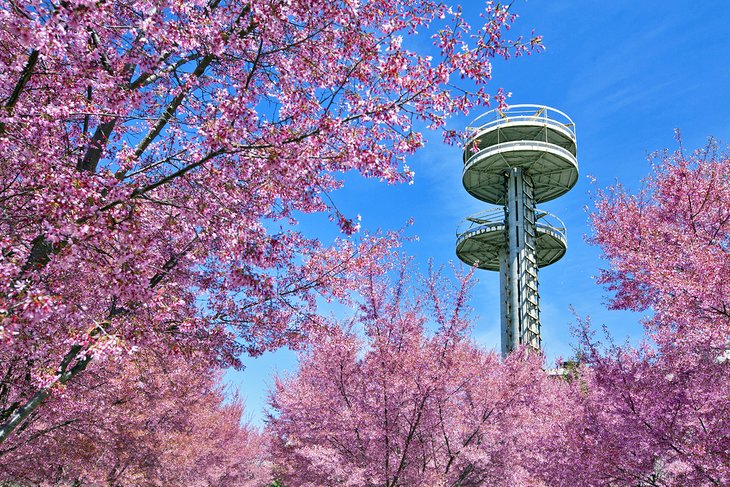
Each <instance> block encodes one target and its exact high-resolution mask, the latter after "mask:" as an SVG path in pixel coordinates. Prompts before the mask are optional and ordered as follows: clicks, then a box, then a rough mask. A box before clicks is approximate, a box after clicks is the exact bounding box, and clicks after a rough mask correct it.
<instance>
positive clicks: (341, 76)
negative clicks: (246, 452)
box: [0, 0, 540, 443]
mask: <svg viewBox="0 0 730 487" xmlns="http://www.w3.org/2000/svg"><path fill="white" fill-rule="evenodd" d="M514 18H515V16H514V15H513V14H512V13H511V12H510V11H509V7H507V6H503V5H501V4H493V3H491V2H489V3H487V4H486V7H485V10H484V16H483V20H484V25H483V26H477V27H475V28H472V27H471V26H470V25H469V24H468V23H467V22H466V21H465V20H464V18H463V17H462V15H461V11H460V10H459V9H457V8H451V7H449V6H447V5H445V4H442V3H440V2H436V1H432V0H423V1H411V0H371V1H368V2H359V1H357V0H339V1H319V0H288V1H280V0H262V1H256V2H252V1H245V0H226V1H221V0H190V1H185V2H181V1H171V0H135V1H131V2H124V1H118V0H111V1H101V2H89V1H81V0H62V1H60V2H51V1H48V0H24V1H16V0H2V1H0V26H1V27H0V45H2V49H0V65H1V66H2V69H0V103H2V107H3V110H2V111H1V112H0V235H2V237H1V238H0V276H1V277H0V344H1V345H0V346H1V347H2V351H1V356H2V360H3V362H2V371H0V372H1V375H2V376H3V377H4V382H3V387H6V388H8V387H12V388H13V389H14V391H12V392H9V393H10V394H12V395H13V397H14V399H13V401H11V402H9V403H7V404H9V407H8V408H7V409H5V410H3V411H2V412H1V413H2V414H0V417H2V424H0V443H1V442H2V441H5V440H6V439H7V438H8V437H9V436H10V435H11V433H12V432H13V431H14V430H15V429H16V428H18V427H20V426H21V425H22V424H23V422H24V421H25V420H27V418H28V417H29V416H30V415H31V414H33V412H34V411H35V410H36V409H37V408H38V406H39V405H40V404H42V403H43V402H44V401H45V400H47V399H48V397H49V396H51V394H52V392H53V391H54V390H55V388H57V387H58V388H59V389H62V387H61V386H63V385H64V384H66V383H68V381H70V380H72V379H73V378H74V377H76V376H77V375H78V374H79V373H80V372H82V371H83V370H84V369H85V368H86V367H87V366H88V364H89V363H90V362H91V361H92V360H94V359H96V360H99V359H103V358H107V357H110V356H114V357H117V358H118V359H120V360H123V359H126V357H128V356H129V354H130V352H134V351H135V350H137V349H141V350H153V349H154V350H159V351H161V352H163V353H173V352H175V351H177V350H201V351H204V352H205V353H206V354H207V356H208V358H209V360H210V362H211V363H216V364H227V365H236V364H237V357H238V356H239V355H240V354H241V353H242V352H249V353H254V354H255V353H259V352H261V351H263V350H266V349H268V348H275V347H278V346H281V345H283V344H292V345H296V344H297V343H298V342H300V341H301V340H302V338H304V337H306V336H307V335H308V334H309V333H310V332H311V331H312V330H317V329H318V328H319V327H320V325H321V320H319V319H318V318H316V315H315V314H314V312H315V304H316V298H317V297H318V296H324V297H325V298H326V299H341V298H345V297H346V295H347V292H346V289H347V288H348V287H349V286H351V285H352V279H355V278H356V277H357V275H356V272H357V271H358V270H359V269H362V268H367V266H368V263H367V261H368V260H370V259H371V257H373V256H375V257H377V256H378V255H381V254H382V253H383V252H384V249H385V248H387V247H388V246H389V245H391V244H392V240H393V239H392V238H388V237H381V238H376V237H373V236H369V237H368V236H365V237H363V238H362V240H361V241H360V242H353V241H352V240H347V239H343V240H341V241H339V242H338V243H335V244H334V245H333V246H331V247H328V246H327V245H324V244H322V243H320V242H319V241H318V240H317V239H314V238H311V237H307V236H305V235H303V234H302V233H301V232H299V231H298V230H297V221H296V218H297V215H299V214H300V213H312V212H321V213H324V214H327V215H329V217H330V218H331V219H332V220H333V221H335V222H336V224H337V225H339V227H340V228H341V229H342V231H343V232H344V233H345V234H351V233H353V232H355V231H357V229H358V224H357V223H356V221H355V220H354V218H352V217H348V216H346V215H343V214H341V213H340V212H339V211H338V209H337V207H336V206H335V205H334V203H332V202H331V199H330V197H329V193H330V192H331V191H333V190H334V189H337V188H338V187H340V186H341V182H340V179H339V178H338V174H339V173H343V172H346V171H358V172H359V173H361V174H363V175H364V176H367V177H375V178H378V179H381V180H383V181H386V182H389V183H396V182H400V181H406V180H409V179H410V178H411V176H412V172H411V170H410V169H409V168H408V167H407V166H406V165H405V164H404V161H405V158H406V156H408V155H409V154H412V153H413V152H414V151H415V150H416V149H417V148H419V147H421V146H422V144H423V136H422V134H421V132H420V131H419V127H429V128H431V129H437V130H442V131H443V134H444V136H445V138H446V139H447V140H449V141H455V140H456V139H457V138H458V135H457V134H456V133H454V132H452V131H447V130H445V129H444V126H445V125H444V124H445V120H446V119H447V118H448V117H449V116H451V115H453V114H457V113H465V112H468V111H469V110H470V109H471V108H473V107H475V106H480V105H485V104H488V103H489V102H490V101H494V102H496V103H498V104H502V103H503V102H504V95H503V93H502V92H501V91H497V92H496V95H495V96H494V97H491V96H490V95H489V94H488V92H487V91H486V87H485V85H486V83H487V81H488V80H489V79H490V76H491V64H490V60H491V59H492V58H493V57H495V56H497V57H509V56H511V55H519V54H522V53H529V52H530V51H532V50H534V49H536V48H539V43H540V38H539V37H533V38H531V39H525V40H523V39H521V38H517V39H507V38H505V37H503V34H504V31H505V30H506V29H508V28H509V26H510V25H511V24H512V22H513V21H514ZM419 32H420V33H422V32H430V34H426V35H430V36H431V38H432V41H433V46H432V48H431V49H430V52H429V53H418V52H416V51H415V50H413V49H412V48H410V47H408V46H410V45H411V39H412V38H413V37H414V36H416V35H417V34H419ZM460 78H461V79H464V78H468V79H469V82H463V83H462V82H460V81H459V79H460Z"/></svg>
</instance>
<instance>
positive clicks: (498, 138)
mask: <svg viewBox="0 0 730 487" xmlns="http://www.w3.org/2000/svg"><path fill="white" fill-rule="evenodd" d="M467 131H468V132H469V134H470V135H469V138H468V139H467V141H466V144H465V149H464V172H463V176H462V181H463V183H464V188H466V190H467V191H468V192H469V194H471V195H472V196H474V197H475V198H478V199H480V200H482V201H486V202H487V203H492V204H497V205H501V204H504V202H505V197H506V187H505V179H504V174H505V172H506V171H507V170H509V169H510V168H513V167H519V168H522V170H523V173H524V174H526V175H527V176H528V177H530V178H531V180H532V184H533V186H534V198H535V200H534V202H535V203H542V202H544V201H549V200H552V199H554V198H557V197H558V196H560V195H562V194H565V193H566V192H568V191H569V190H570V189H571V188H572V187H573V186H574V185H575V183H576V182H577V181H578V160H577V159H576V153H577V146H576V137H575V124H574V123H573V121H572V120H571V119H570V117H568V116H567V115H566V114H564V113H563V112H561V111H560V110H556V109H554V108H550V107H546V106H542V105H512V106H510V107H509V108H507V109H505V110H492V111H490V112H487V113H485V114H484V115H482V116H480V117H478V118H477V119H476V120H474V121H473V122H472V123H471V124H470V125H469V126H468V127H467Z"/></svg>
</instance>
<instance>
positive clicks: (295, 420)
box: [269, 271, 571, 486]
mask: <svg viewBox="0 0 730 487" xmlns="http://www.w3.org/2000/svg"><path fill="white" fill-rule="evenodd" d="M467 277H468V276H462V278H461V280H460V283H459V284H458V285H457V286H455V287H451V286H448V285H447V284H446V283H447V280H445V279H444V278H443V277H442V276H440V275H439V274H438V273H434V274H432V275H431V277H430V278H429V279H428V280H427V282H426V285H425V288H426V289H425V290H424V291H421V292H418V293H415V295H410V294H409V291H407V282H406V279H405V271H401V274H400V277H399V278H398V279H396V281H395V283H389V282H388V281H387V279H385V278H382V279H376V280H373V283H372V285H371V286H370V287H369V288H366V289H364V290H363V299H362V301H363V303H364V304H363V305H362V308H361V310H360V314H359V316H358V317H357V319H356V320H354V321H353V322H351V323H350V325H349V326H347V327H345V328H343V329H341V330H340V329H337V328H334V329H333V331H332V332H331V333H330V334H328V335H326V336H325V335H322V336H320V338H319V339H317V340H315V341H314V343H313V344H312V345H311V347H310V348H309V349H308V350H307V351H306V352H304V353H303V355H302V357H301V362H300V368H299V371H298V373H297V374H296V375H294V376H291V377H285V378H278V379H277V381H276V385H275V389H274V390H273V391H272V395H271V406H272V408H273V413H272V415H271V417H270V419H269V428H270V433H271V435H272V436H273V437H274V438H275V439H274V444H273V447H272V448H273V461H274V463H275V468H276V469H277V470H276V474H277V475H278V476H279V477H280V478H281V479H282V481H283V483H284V485H302V486H307V485H312V486H314V485H318V486H321V485H358V486H376V485H378V486H382V485H386V486H396V485H461V486H467V485H539V477H537V476H536V475H535V474H536V473H537V472H539V468H536V467H538V466H539V464H540V463H541V462H542V457H541V454H540V453H539V452H538V451H537V450H535V449H534V448H532V445H533V444H536V443H537V441H538V440H539V439H540V438H542V437H543V436H544V435H546V434H548V432H550V431H551V430H552V429H553V428H558V426H559V425H561V424H562V421H563V419H562V418H565V417H567V416H566V415H564V414H561V413H562V412H563V409H564V405H565V404H568V403H567V402H566V401H564V399H565V398H568V397H570V395H571V392H570V389H571V386H570V384H568V383H566V382H564V381H562V380H559V379H554V378H550V377H548V375H547V374H545V373H544V372H543V370H542V368H541V366H542V363H541V357H540V356H538V355H536V354H527V353H520V352H517V353H514V354H511V355H510V356H509V357H508V358H507V359H506V360H505V361H504V362H501V361H500V357H499V356H498V355H497V354H496V353H494V352H486V351H484V350H482V349H480V348H479V347H477V346H475V345H474V344H473V343H472V342H471V341H470V339H469V337H468V331H469V322H470V320H469V318H468V315H467V313H466V309H465V304H466V298H467V292H468V282H467ZM429 308H430V310H431V312H432V318H433V320H432V322H431V323H432V324H433V325H435V327H436V331H435V332H434V333H433V334H428V333H426V331H425V328H426V325H427V323H428V320H427V317H426V316H427V315H426V314H425V313H426V310H427V309H429Z"/></svg>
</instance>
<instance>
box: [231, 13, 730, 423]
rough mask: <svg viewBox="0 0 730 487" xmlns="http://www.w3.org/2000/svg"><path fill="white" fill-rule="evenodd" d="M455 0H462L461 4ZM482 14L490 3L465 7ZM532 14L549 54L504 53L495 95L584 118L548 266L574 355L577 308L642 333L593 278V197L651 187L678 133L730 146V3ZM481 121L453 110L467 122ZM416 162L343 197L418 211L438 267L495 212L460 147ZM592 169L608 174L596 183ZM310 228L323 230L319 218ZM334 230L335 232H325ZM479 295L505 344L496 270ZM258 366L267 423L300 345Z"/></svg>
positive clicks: (374, 210)
mask: <svg viewBox="0 0 730 487" xmlns="http://www.w3.org/2000/svg"><path fill="white" fill-rule="evenodd" d="M454 3H456V2H454ZM461 3H462V6H463V7H464V11H465V13H466V17H467V18H470V19H472V23H473V24H474V25H476V24H477V23H478V15H479V13H480V11H481V10H482V6H483V3H482V2H481V1H474V0H472V1H463V2H461ZM513 9H514V11H515V12H517V13H518V14H519V15H520V18H519V19H518V21H517V24H516V25H515V28H514V29H513V31H512V32H513V33H525V34H527V35H529V33H530V30H531V29H533V28H534V29H535V31H536V33H538V34H541V35H542V36H543V39H544V44H545V45H546V47H547V49H546V50H545V51H544V52H542V53H541V54H539V55H533V56H529V57H528V56H526V57H522V58H518V59H511V60H509V61H507V62H504V61H499V60H498V61H495V63H494V79H493V80H492V83H491V87H492V90H496V88H498V87H504V88H505V89H506V90H507V91H510V92H511V93H512V97H511V99H510V100H509V101H510V103H513V104H518V103H532V104H544V105H548V106H552V107H555V108H558V109H560V110H562V111H564V112H565V113H567V114H568V115H569V116H570V117H571V118H572V119H573V120H574V121H575V123H576V127H577V136H578V162H579V169H580V178H579V180H578V184H577V185H576V186H575V187H574V188H573V189H572V190H571V191H570V192H569V193H568V194H566V195H564V196H562V197H560V198H558V199H556V200H553V201H551V202H548V203H545V204H542V205H540V208H542V209H545V210H548V211H550V212H551V213H553V214H555V215H556V216H558V217H559V218H560V219H562V220H563V221H564V222H565V224H566V226H567V228H568V252H567V254H566V256H565V257H564V258H563V259H562V260H561V261H559V262H558V263H556V264H553V265H552V266H550V267H547V268H544V269H541V271H540V299H541V302H540V305H541V321H542V333H543V346H544V350H545V353H546V355H547V356H548V358H549V359H554V358H555V357H558V356H563V357H568V356H570V354H571V347H570V344H571V342H572V341H573V340H572V337H571V336H570V332H569V329H570V326H571V324H572V323H574V322H575V318H574V315H573V313H572V312H571V307H573V308H575V310H576V312H577V313H578V314H579V315H581V316H586V315H590V316H591V317H592V318H593V321H594V322H595V323H596V324H605V325H606V326H607V327H608V329H609V330H610V331H611V333H612V335H613V336H614V337H615V338H616V339H617V340H619V341H621V340H623V339H625V338H627V337H628V338H629V339H631V340H632V341H635V340H637V339H639V338H640V337H641V335H642V328H641V325H640V324H639V319H640V318H641V315H639V314H634V313H628V312H620V311H608V310H606V306H605V304H606V302H607V299H608V294H607V292H606V291H605V290H604V289H602V288H601V287H599V286H598V285H596V284H595V282H594V279H593V276H595V275H597V274H598V270H599V269H600V268H601V267H603V266H605V262H604V261H602V260H601V259H600V252H599V251H598V249H596V248H595V247H592V246H590V245H588V244H587V243H586V241H585V236H586V235H588V234H589V233H590V229H589V227H588V210H587V209H590V207H591V206H592V203H591V197H590V193H591V192H592V191H595V190H596V189H598V188H603V187H606V186H609V185H611V184H614V183H615V182H616V181H620V182H621V183H623V184H624V185H625V186H626V187H628V188H629V189H630V190H637V189H638V188H640V187H641V180H642V178H643V177H645V176H646V175H647V174H648V173H649V171H650V166H649V163H648V162H647V159H646V156H647V154H649V153H651V152H653V151H656V150H659V149H663V148H670V149H674V148H675V147H676V143H675V140H674V129H675V128H678V129H680V130H681V133H682V139H683V144H684V146H685V147H686V148H689V149H694V148H696V147H699V146H702V145H703V144H704V143H705V142H706V140H707V137H708V136H711V135H712V136H715V137H716V138H718V139H720V141H722V142H723V143H726V144H727V143H728V142H730V96H728V93H729V91H730V36H729V35H728V34H729V32H728V25H730V2H726V1H723V0H717V1H703V2H686V1H684V2H680V1H639V2H637V1H625V0H619V1H613V2H603V1H600V2H599V1H593V0H572V1H559V0H530V1H525V0H517V1H515V3H514V6H513ZM478 114H479V113H474V114H472V115H473V116H469V117H463V118H458V119H452V120H451V122H450V126H451V127H452V128H456V129H461V128H463V127H464V126H465V125H466V124H467V123H468V122H469V121H470V120H471V119H472V118H474V117H476V116H477V115H478ZM426 138H427V139H428V143H427V144H426V147H424V148H423V149H421V151H420V152H419V153H417V154H416V155H415V156H414V157H412V158H411V160H410V161H408V164H409V165H410V166H411V167H412V168H413V169H414V170H415V172H416V178H415V182H414V184H413V185H410V186H408V185H400V186H386V185H383V184H382V183H379V182H377V181H372V180H364V179H362V178H359V177H348V178H347V186H346V188H345V189H343V190H341V191H338V192H337V193H335V194H334V195H333V198H334V200H335V202H336V204H337V205H338V207H339V208H340V210H341V211H343V212H344V213H345V214H348V215H355V214H360V215H361V216H362V225H363V227H365V228H368V229H377V228H384V229H395V228H400V227H402V226H403V225H404V224H405V222H406V221H407V220H408V219H409V218H411V217H413V218H414V225H413V226H412V227H411V229H410V230H409V234H410V235H417V236H418V237H419V240H418V241H417V242H412V243H409V244H408V245H407V248H406V250H407V251H408V252H409V253H410V254H411V255H413V256H414V257H415V258H416V261H417V263H418V264H419V265H421V266H425V265H426V263H427V261H428V259H429V258H433V259H434V261H435V263H436V264H446V263H448V262H449V261H450V260H456V256H455V253H454V243H455V229H456V226H457V224H458V223H459V222H460V221H461V220H462V219H463V218H464V217H466V216H469V215H471V214H472V213H475V212H477V211H479V210H481V209H483V208H485V207H486V204H485V203H481V202H479V201H478V200H476V199H474V198H473V197H471V196H469V195H468V194H467V193H466V191H464V190H463V188H462V185H461V169H462V163H461V155H460V150H459V149H458V148H456V147H450V146H445V145H443V144H442V143H441V141H440V136H439V135H438V134H436V133H426ZM588 176H592V177H594V178H595V179H596V182H594V183H591V182H590V179H589V177H588ZM305 230H309V231H310V232H311V231H314V232H317V231H319V229H318V228H317V227H316V226H315V227H311V228H308V229H306V228H305ZM322 231H323V232H324V233H327V234H328V235H329V234H331V229H328V230H322ZM477 277H478V279H479V282H478V284H477V285H476V288H475V291H474V298H473V301H472V303H471V305H472V307H473V308H474V309H475V315H476V316H477V320H476V322H475V326H474V338H475V339H476V340H477V341H478V342H479V343H480V344H482V345H483V346H485V347H488V348H493V349H495V350H499V302H498V298H499V287H498V276H497V274H496V273H491V272H488V271H480V272H478V275H477ZM245 363H246V370H245V371H243V372H236V373H231V374H228V375H227V377H226V379H227V381H228V382H229V383H230V385H232V386H233V387H237V388H238V389H239V390H240V393H241V394H242V396H243V397H244V398H245V399H246V406H247V413H248V415H249V416H250V417H251V419H252V420H253V421H254V422H255V423H257V424H261V421H262V420H263V417H264V415H263V409H264V407H265V397H266V391H267V389H268V387H269V386H270V385H271V383H272V375H273V373H274V372H275V371H278V372H280V373H281V372H284V371H289V372H292V371H295V370H296V356H295V354H294V353H293V352H291V351H288V350H280V351H278V352H275V353H267V354H265V355H264V356H263V357H259V358H256V359H247V360H246V361H245Z"/></svg>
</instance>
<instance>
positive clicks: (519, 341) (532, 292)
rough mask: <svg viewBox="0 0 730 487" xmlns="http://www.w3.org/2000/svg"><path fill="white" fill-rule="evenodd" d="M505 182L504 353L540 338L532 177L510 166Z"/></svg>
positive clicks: (535, 346) (535, 344)
mask: <svg viewBox="0 0 730 487" xmlns="http://www.w3.org/2000/svg"><path fill="white" fill-rule="evenodd" d="M505 185H506V186H507V188H506V192H505V193H506V197H507V198H506V202H505V208H504V211H505V220H504V221H505V232H506V233H507V238H506V241H507V248H506V252H505V254H504V258H502V259H500V275H501V276H502V278H501V279H500V280H501V284H502V291H501V293H500V295H501V297H502V303H501V306H500V308H501V311H502V313H501V314H502V353H503V354H504V355H506V354H507V353H509V352H511V351H513V350H515V349H516V348H517V347H518V346H520V345H526V346H529V347H530V348H533V349H535V350H540V341H541V340H540V316H539V301H538V293H537V286H538V280H537V257H536V252H535V235H536V228H535V202H534V195H533V186H532V180H531V178H530V177H529V176H528V175H527V174H525V173H524V172H523V170H522V168H519V167H516V168H510V169H509V170H508V171H507V172H506V174H505Z"/></svg>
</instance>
